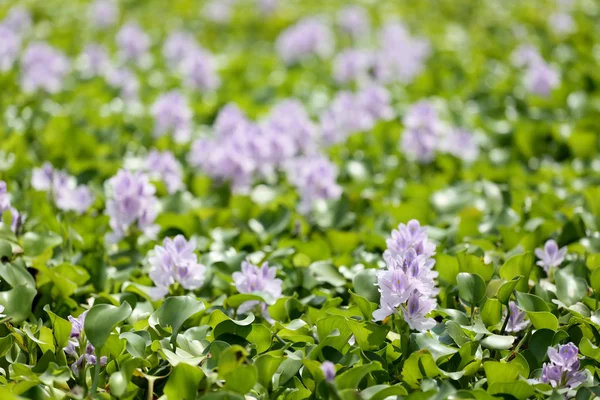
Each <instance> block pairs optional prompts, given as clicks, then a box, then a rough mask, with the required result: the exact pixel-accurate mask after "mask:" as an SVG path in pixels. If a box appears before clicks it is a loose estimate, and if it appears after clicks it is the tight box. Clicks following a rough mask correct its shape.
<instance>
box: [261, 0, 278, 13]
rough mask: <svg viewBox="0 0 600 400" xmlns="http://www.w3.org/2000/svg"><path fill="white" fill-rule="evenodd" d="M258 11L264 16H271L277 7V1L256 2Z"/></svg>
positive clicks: (264, 0)
mask: <svg viewBox="0 0 600 400" xmlns="http://www.w3.org/2000/svg"><path fill="white" fill-rule="evenodd" d="M257 1H258V7H259V8H260V11H261V12H262V13H263V14H265V15H269V14H273V13H274V12H275V10H277V7H279V0H257Z"/></svg>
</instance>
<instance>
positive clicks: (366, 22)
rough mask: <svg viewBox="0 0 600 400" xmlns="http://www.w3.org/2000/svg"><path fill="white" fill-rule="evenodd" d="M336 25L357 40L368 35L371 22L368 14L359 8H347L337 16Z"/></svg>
mask: <svg viewBox="0 0 600 400" xmlns="http://www.w3.org/2000/svg"><path fill="white" fill-rule="evenodd" d="M337 20H338V24H339V25H340V27H341V28H342V29H343V30H344V31H345V32H347V33H349V34H350V35H352V36H353V37H355V38H358V37H360V36H362V35H366V34H367V33H369V29H370V27H371V21H370V18H369V13H368V12H367V10H365V9H364V8H363V7H360V6H354V5H353V6H347V7H345V8H343V9H342V10H340V11H339V12H338V15H337Z"/></svg>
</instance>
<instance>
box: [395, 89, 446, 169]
mask: <svg viewBox="0 0 600 400" xmlns="http://www.w3.org/2000/svg"><path fill="white" fill-rule="evenodd" d="M403 123H404V127H405V130H404V133H403V134H402V139H401V147H402V150H403V151H404V153H405V154H406V156H407V157H409V158H413V159H416V160H417V161H419V162H430V161H432V160H433V158H434V157H435V152H436V150H437V146H438V144H439V141H440V139H441V136H442V124H441V121H440V120H439V117H438V114H437V111H436V110H435V109H434V108H433V105H432V104H431V103H429V102H427V101H420V102H418V103H416V104H413V105H412V106H410V108H409V109H408V110H407V112H406V115H405V116H404V119H403Z"/></svg>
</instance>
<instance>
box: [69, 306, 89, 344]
mask: <svg viewBox="0 0 600 400" xmlns="http://www.w3.org/2000/svg"><path fill="white" fill-rule="evenodd" d="M87 313H88V310H86V311H84V312H83V313H81V314H80V315H79V317H77V318H75V317H73V316H72V315H69V316H68V317H67V318H68V319H69V322H70V323H71V334H70V337H72V338H75V339H79V338H80V337H81V334H82V333H83V323H84V321H85V316H86V315H87Z"/></svg>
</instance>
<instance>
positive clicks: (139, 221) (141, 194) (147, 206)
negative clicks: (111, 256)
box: [106, 170, 158, 243]
mask: <svg viewBox="0 0 600 400" xmlns="http://www.w3.org/2000/svg"><path fill="white" fill-rule="evenodd" d="M108 191H109V195H108V196H107V198H108V200H107V201H106V214H107V215H108V216H109V217H110V222H109V225H110V227H111V229H112V230H113V232H112V233H111V234H109V235H108V236H107V240H108V241H109V242H113V243H114V242H117V241H118V240H120V239H121V238H122V237H124V236H125V235H126V234H127V232H128V230H129V228H130V227H131V226H132V225H133V224H134V223H135V224H136V225H137V227H138V229H140V230H141V231H142V232H143V233H144V234H146V235H147V236H150V237H154V236H155V235H156V233H158V227H157V226H156V225H154V220H155V219H156V216H157V214H158V200H157V199H156V197H155V196H154V193H155V188H154V186H152V184H150V180H149V179H148V176H147V175H145V174H142V173H140V172H136V173H132V172H130V171H127V170H120V171H119V172H118V173H117V175H115V176H114V177H112V178H111V179H110V180H109V181H108Z"/></svg>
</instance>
